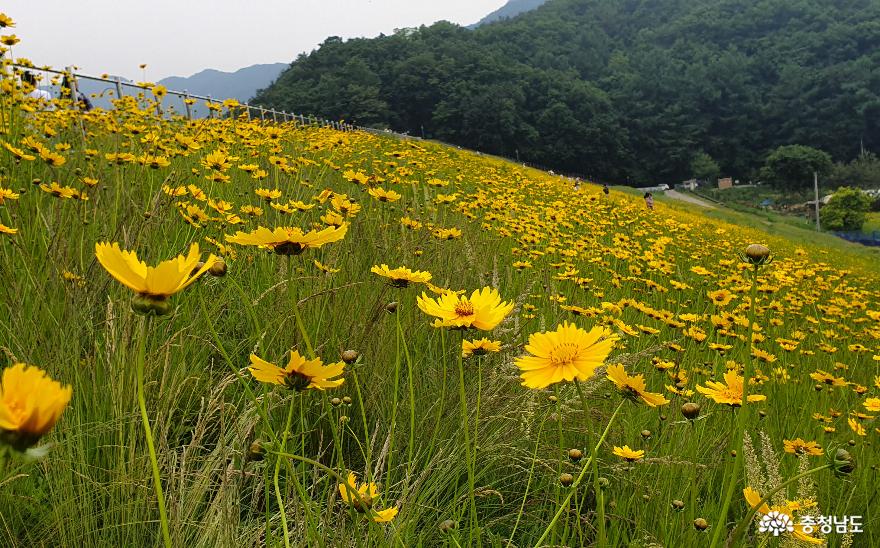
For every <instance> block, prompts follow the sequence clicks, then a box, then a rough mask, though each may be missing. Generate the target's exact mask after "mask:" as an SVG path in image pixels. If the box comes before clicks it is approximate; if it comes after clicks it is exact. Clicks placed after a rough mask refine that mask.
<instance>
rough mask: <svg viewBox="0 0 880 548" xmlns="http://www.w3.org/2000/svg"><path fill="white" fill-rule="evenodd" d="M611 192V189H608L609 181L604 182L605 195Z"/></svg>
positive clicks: (603, 191) (603, 190)
mask: <svg viewBox="0 0 880 548" xmlns="http://www.w3.org/2000/svg"><path fill="white" fill-rule="evenodd" d="M610 192H611V191H610V190H608V183H602V193H603V194H605V196H608V194H609V193H610Z"/></svg>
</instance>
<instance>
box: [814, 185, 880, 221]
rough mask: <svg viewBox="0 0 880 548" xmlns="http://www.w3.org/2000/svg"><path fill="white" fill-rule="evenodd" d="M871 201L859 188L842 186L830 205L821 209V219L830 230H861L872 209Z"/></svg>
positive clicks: (833, 196) (830, 201)
mask: <svg viewBox="0 0 880 548" xmlns="http://www.w3.org/2000/svg"><path fill="white" fill-rule="evenodd" d="M871 201H872V200H871V198H870V197H869V196H868V195H867V194H865V193H864V192H862V191H861V190H859V189H857V188H851V187H848V186H844V187H840V188H838V189H837V192H835V193H834V194H833V195H832V196H831V200H829V201H828V205H826V206H825V207H823V208H822V209H821V210H819V219H820V220H821V221H822V226H824V227H825V228H826V229H828V230H847V231H848V230H861V229H862V225H864V224H865V218H866V217H867V213H868V211H869V210H870V209H871Z"/></svg>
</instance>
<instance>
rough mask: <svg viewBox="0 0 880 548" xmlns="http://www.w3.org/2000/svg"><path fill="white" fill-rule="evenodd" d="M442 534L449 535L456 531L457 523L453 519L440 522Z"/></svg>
mask: <svg viewBox="0 0 880 548" xmlns="http://www.w3.org/2000/svg"><path fill="white" fill-rule="evenodd" d="M439 527H440V532H442V533H449V532H450V531H454V530H455V527H456V523H455V522H454V521H452V520H451V519H446V520H443V521H441V522H440V526H439Z"/></svg>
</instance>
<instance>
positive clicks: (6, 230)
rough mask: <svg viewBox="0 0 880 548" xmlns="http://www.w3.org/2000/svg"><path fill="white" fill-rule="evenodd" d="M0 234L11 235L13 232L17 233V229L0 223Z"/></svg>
mask: <svg viewBox="0 0 880 548" xmlns="http://www.w3.org/2000/svg"><path fill="white" fill-rule="evenodd" d="M0 234H9V235H10V236H12V235H14V234H18V229H17V228H12V227H11V226H6V225H4V224H3V223H0Z"/></svg>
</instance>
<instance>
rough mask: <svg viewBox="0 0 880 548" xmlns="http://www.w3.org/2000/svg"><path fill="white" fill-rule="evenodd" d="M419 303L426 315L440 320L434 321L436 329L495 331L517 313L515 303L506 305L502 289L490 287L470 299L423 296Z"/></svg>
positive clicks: (457, 296)
mask: <svg viewBox="0 0 880 548" xmlns="http://www.w3.org/2000/svg"><path fill="white" fill-rule="evenodd" d="M417 303H418V305H419V309H421V311H422V312H424V313H425V314H428V315H430V316H436V317H437V318H439V319H437V320H434V323H433V326H434V327H453V328H467V327H475V328H477V329H481V330H483V331H491V330H493V329H495V326H497V325H498V324H499V323H501V320H503V319H504V318H505V317H506V316H507V315H508V314H510V311H511V310H513V303H512V302H511V303H509V302H506V301H505V302H502V301H501V295H500V294H499V293H498V290H496V289H493V288H489V287H484V288H483V289H476V290H474V292H473V293H471V296H470V297H465V296H463V295H456V294H455V293H444V294H443V295H441V296H440V297H439V298H437V299H432V298H430V297H428V296H427V295H426V294H425V293H422V295H421V296H420V297H418V299H417Z"/></svg>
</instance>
